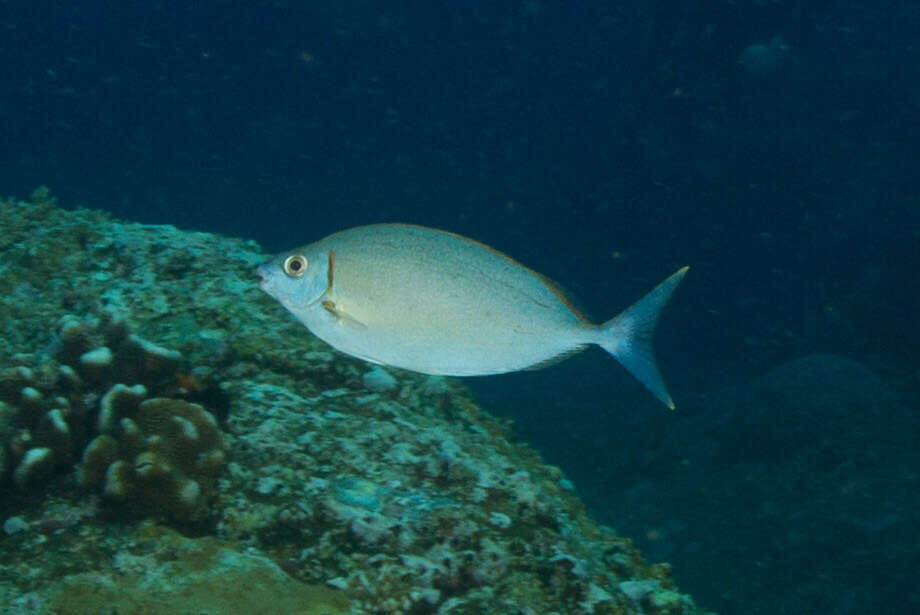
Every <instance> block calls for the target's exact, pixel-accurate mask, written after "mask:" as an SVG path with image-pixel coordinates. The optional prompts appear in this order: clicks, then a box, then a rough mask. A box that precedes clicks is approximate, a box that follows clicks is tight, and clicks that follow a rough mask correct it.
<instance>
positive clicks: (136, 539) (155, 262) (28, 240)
mask: <svg viewBox="0 0 920 615" xmlns="http://www.w3.org/2000/svg"><path fill="white" fill-rule="evenodd" d="M0 228H2V229H3V232H2V233H0V254H2V258H0V323H2V324H0V326H2V327H3V330H2V331H0V368H3V369H6V370H14V371H13V372H3V373H7V374H13V375H12V376H10V377H11V378H13V379H15V378H17V377H20V376H22V374H20V375H19V376H16V375H15V370H20V369H23V368H26V369H39V370H49V368H48V367H44V368H43V367H41V366H54V369H53V370H49V372H53V374H54V378H55V380H54V381H53V386H52V385H48V386H45V385H44V384H42V385H41V386H34V385H32V384H31V381H28V379H26V380H22V379H21V380H22V381H16V382H15V383H14V385H11V386H9V387H7V389H9V390H10V391H14V392H15V393H16V394H17V395H18V396H19V397H14V398H12V401H8V399H10V398H8V397H4V398H3V399H4V403H5V404H6V406H0V438H5V440H0V443H2V444H4V449H5V452H6V455H8V456H10V455H12V457H11V458H12V459H14V461H15V462H16V463H19V462H20V460H21V459H23V458H24V457H23V454H24V452H25V451H27V450H31V449H36V448H46V449H49V450H56V449H54V446H58V445H57V444H53V442H54V438H52V437H51V436H48V437H47V438H44V439H42V440H41V441H40V442H36V444H41V446H32V445H31V444H30V445H28V446H24V447H23V446H20V448H21V449H23V450H18V449H16V446H17V444H16V438H15V435H16V433H17V429H21V428H18V427H17V424H16V421H17V420H18V419H17V418H16V417H18V416H20V415H21V414H22V413H30V412H31V413H33V414H34V415H35V416H37V417H39V419H38V420H37V421H35V420H33V421H32V423H30V427H29V428H28V429H29V430H30V433H31V431H35V432H36V433H38V432H39V431H41V429H40V428H39V427H40V425H48V426H50V432H49V433H52V434H53V433H54V431H55V426H57V427H60V424H61V421H62V420H63V422H64V424H66V425H68V429H71V430H73V429H74V425H72V424H71V423H69V422H68V420H67V416H68V412H65V410H69V412H70V415H77V414H79V416H80V417H81V420H80V421H78V422H77V423H75V424H79V426H80V429H81V433H80V436H79V445H78V446H75V445H74V440H73V438H71V444H70V445H69V448H68V449H67V450H68V451H69V452H68V453H67V454H66V455H65V454H63V453H62V454H61V455H60V456H59V455H58V454H57V453H55V455H54V459H55V460H56V461H55V462H54V466H55V467H53V468H52V469H51V471H50V473H49V474H48V475H47V476H44V477H42V479H41V480H39V479H38V475H37V474H36V478H35V480H31V479H30V480H23V481H22V482H23V484H22V485H21V486H20V487H18V488H14V487H13V483H14V482H15V480H14V478H13V477H12V476H11V474H14V473H15V470H14V469H12V468H14V467H15V464H14V463H13V462H10V463H8V464H7V466H8V468H11V469H10V471H9V472H7V474H6V477H5V479H4V480H5V482H4V484H3V487H2V489H3V492H2V493H3V503H4V506H3V508H2V510H3V515H4V516H3V519H0V521H3V522H5V521H7V520H8V519H11V518H13V517H15V518H16V520H15V521H10V525H9V527H10V528H11V529H14V530H15V532H12V533H8V534H7V533H5V534H2V535H0V606H3V607H4V608H5V609H6V610H8V611H9V612H21V613H54V612H68V611H66V609H65V610H61V608H62V607H61V606H60V605H76V604H77V602H76V599H75V596H78V595H81V596H84V598H85V597H86V595H87V594H93V595H96V596H98V597H102V598H106V597H108V598H106V599H108V600H111V601H115V602H117V601H118V600H130V599H134V600H136V602H133V603H131V604H142V605H144V606H145V607H146V608H148V609H149V611H145V612H151V613H158V612H169V611H168V610H162V609H165V608H167V607H165V606H163V605H164V604H165V603H164V600H165V598H164V596H167V595H168V594H167V593H164V592H166V589H164V588H168V587H176V584H177V583H180V582H181V583H185V585H182V592H184V593H180V594H179V596H180V598H179V599H180V600H182V601H183V604H182V607H183V608H186V609H191V610H195V609H197V610H196V612H198V611H200V610H207V609H212V610H213V609H216V610H220V608H221V607H220V606H215V605H221V604H230V603H231V602H226V603H222V602H219V600H221V599H225V598H226V599H228V600H230V598H229V596H231V595H232V594H228V593H226V592H228V591H230V590H231V589H232V587H233V585H234V582H235V581H234V579H236V578H238V577H234V576H233V575H234V572H233V570H231V569H232V568H233V566H232V565H230V564H228V563H227V561H228V559H229V560H234V561H239V562H244V563H245V566H243V565H242V564H241V565H240V566H241V568H240V569H245V570H250V571H254V572H252V574H253V575H263V577H264V578H266V579H269V578H270V582H269V581H266V583H267V585H266V587H269V588H273V589H270V590H267V593H266V595H271V594H272V593H274V594H275V595H279V594H281V593H285V592H290V595H303V596H304V597H303V598H301V599H298V600H293V602H292V601H290V600H289V601H288V602H281V601H279V602H277V604H276V609H275V610H273V611H272V612H277V613H303V612H310V611H306V610H305V609H306V608H307V607H312V606H314V602H315V601H316V600H319V598H310V597H309V596H319V595H322V596H324V597H323V598H322V599H323V600H327V598H328V600H327V602H328V604H329V608H328V612H331V613H338V612H347V613H354V614H358V613H374V614H390V613H392V614H397V613H406V614H410V613H411V614H414V615H421V614H425V613H454V614H467V613H502V614H508V615H512V614H515V613H520V614H533V615H538V614H540V615H543V614H551V613H560V614H562V613H585V614H595V615H601V614H612V613H618V614H625V613H672V614H679V613H687V614H689V613H698V612H700V611H699V610H698V608H697V607H696V606H695V605H694V603H693V601H692V600H691V599H690V598H689V597H688V596H686V595H684V594H681V593H679V592H678V591H677V589H676V588H675V587H674V585H673V582H672V581H671V578H670V571H669V568H668V566H667V565H664V564H662V565H648V564H646V563H645V562H644V561H643V559H642V557H641V556H640V554H639V553H638V552H637V551H636V549H635V548H634V547H633V545H632V544H631V543H630V541H628V540H626V539H623V538H620V537H618V536H617V535H616V534H615V533H614V532H613V531H612V530H609V529H606V528H603V527H599V526H598V525H597V524H596V523H595V522H594V521H593V520H591V519H590V518H589V517H588V516H587V515H586V513H585V511H584V508H583V506H582V504H581V502H580V501H579V500H578V498H577V496H576V495H575V494H574V493H573V492H572V489H571V486H570V485H569V483H568V481H567V480H566V479H565V478H564V476H563V475H562V473H561V472H560V471H559V470H558V469H556V468H553V467H549V466H546V465H545V464H543V463H542V461H541V460H540V458H539V456H538V455H537V454H535V453H534V452H533V451H531V450H529V449H527V448H526V447H523V446H521V445H518V444H513V443H511V442H509V440H508V437H507V436H508V428H507V425H506V424H503V423H501V422H499V421H497V420H495V419H493V418H491V417H490V416H489V415H488V414H486V413H484V412H483V411H482V410H480V409H479V408H478V407H477V406H476V405H475V404H474V403H473V402H472V401H471V400H470V397H469V395H468V393H467V391H466V389H465V388H464V387H463V386H462V385H461V384H459V383H458V382H456V381H452V380H444V379H439V378H429V377H425V376H420V375H417V374H411V373H406V372H401V371H397V370H391V371H390V372H389V376H390V377H384V376H383V375H382V374H380V373H377V372H374V374H373V375H371V376H368V373H369V372H370V371H372V370H371V368H370V367H369V366H368V365H367V364H365V363H362V362H360V361H357V360H353V359H350V358H348V357H344V356H342V355H340V354H338V353H335V352H334V351H332V350H331V349H329V347H327V346H325V345H324V344H323V343H322V342H319V341H318V340H316V339H314V338H313V337H312V336H311V335H310V334H309V333H308V332H307V331H306V330H305V329H303V327H301V326H300V325H299V324H298V323H296V322H295V321H293V319H291V318H290V317H289V315H288V314H286V313H285V312H284V310H283V309H282V308H280V306H278V305H277V304H276V303H275V302H274V301H272V300H271V299H270V298H268V297H267V296H264V295H263V294H262V293H261V292H260V291H259V290H258V288H257V285H256V284H255V283H254V279H253V276H252V273H251V270H252V266H253V265H254V264H255V263H257V262H260V261H261V260H263V258H264V255H262V254H261V253H260V250H259V247H258V246H257V245H255V244H254V243H252V242H243V241H238V240H234V239H227V238H222V237H218V236H214V235H207V234H203V233H189V232H182V231H178V230H176V229H173V228H171V227H150V226H142V225H135V224H123V223H119V222H115V221H112V220H111V219H109V218H108V217H106V216H105V215H103V214H101V213H98V212H90V211H76V212H67V211H63V210H60V209H58V208H56V206H55V204H54V202H53V200H51V199H50V197H49V195H48V194H47V192H45V191H38V192H36V194H35V195H33V198H32V200H31V201H30V202H12V201H10V202H6V203H0ZM68 315H70V316H68ZM62 319H63V320H62ZM85 322H89V323H97V322H98V323H101V324H100V325H98V326H90V327H89V328H88V329H87V328H86V327H83V326H82V325H81V324H80V323H85ZM106 323H110V324H111V323H120V324H118V327H119V331H120V332H121V333H119V335H120V337H117V336H116V337H117V339H118V340H121V341H120V343H110V342H109V341H108V340H107V339H106V335H105V334H104V333H103V334H102V335H101V337H100V331H103V330H106V328H107V327H108V326H110V324H106ZM81 327H82V328H81ZM113 335H114V334H113ZM126 348H133V349H134V350H136V351H138V352H140V354H141V355H142V356H148V357H150V360H149V361H148V360H141V361H125V360H124V356H126V355H124V354H123V353H124V352H126ZM166 349H171V350H166ZM120 353H122V354H120ZM180 353H181V354H180ZM30 365H31V366H39V367H37V368H36V367H28V366H30ZM113 365H122V367H119V371H117V374H116V375H112V374H113V372H112V368H111V366H113ZM61 366H69V367H70V368H71V369H70V370H63V372H62V371H61ZM190 366H195V367H190ZM145 370H152V371H153V373H155V374H156V377H154V378H151V379H149V382H148V381H145V380H144V379H143V378H141V377H140V375H139V374H143V373H146V372H145ZM3 382H4V381H3V379H2V378H0V393H2V392H4V391H6V390H7V389H5V388H4V386H3ZM38 382H39V383H40V384H41V383H43V382H45V381H44V380H42V379H41V378H39V379H38ZM65 386H69V387H71V388H72V390H75V391H79V392H80V394H79V396H74V395H72V394H71V395H70V396H69V397H67V396H61V395H59V394H58V391H59V390H61V389H62V388H63V387H65ZM28 387H31V388H32V389H34V390H35V391H36V392H37V394H38V395H37V396H36V395H34V394H33V393H32V392H28V393H27V394H26V395H25V396H23V390H24V389H25V388H28ZM138 387H140V388H138ZM58 396H61V397H63V398H65V399H66V400H67V401H68V404H59V403H57V402H58V401H60V400H57V399H55V398H56V397H58ZM75 398H78V399H80V400H86V401H85V403H83V402H81V403H83V405H82V406H80V405H78V404H75V402H74V401H73V399H75ZM49 399H51V400H52V401H48V400H49ZM75 407H76V408H77V409H78V410H79V412H76V411H75ZM10 408H14V411H10ZM23 408H27V409H26V410H23ZM205 408H208V409H209V410H210V411H211V414H209V415H206V414H203V413H205V412H206V411H205V410H204V409H205ZM52 410H61V412H60V413H59V414H52V415H51V416H48V418H46V419H45V418H41V417H45V416H47V415H48V413H49V412H50V411H52ZM11 416H12V417H13V418H12V419H10V418H9V417H11ZM208 416H211V417H212V418H208ZM215 419H216V420H215ZM43 421H44V422H43ZM31 425H34V427H32V426H31ZM218 427H219V429H218ZM222 432H223V433H222ZM36 438H37V436H36ZM77 451H82V452H79V453H78V452H77ZM163 455H165V457H168V458H169V459H170V460H171V461H169V462H165V461H164V457H163ZM224 458H225V459H226V465H225V467H224V468H223V470H222V471H221V467H222V462H223V461H224ZM129 470H130V471H129ZM148 471H149V472H153V474H155V475H156V476H158V477H166V478H167V479H168V481H169V482H170V484H173V485H180V484H184V485H185V486H186V487H187V488H188V490H189V491H188V492H187V495H189V496H190V497H191V496H194V492H195V488H194V487H192V486H189V483H188V482H187V481H188V480H193V481H195V482H196V483H199V486H200V485H201V483H203V482H205V481H204V479H201V480H199V479H198V478H190V477H191V476H192V475H193V474H194V473H195V472H201V473H202V474H203V475H206V476H209V477H210V480H212V481H215V477H216V482H214V489H213V493H210V497H209V498H207V500H208V503H207V506H204V505H203V500H200V501H197V503H196V504H195V505H194V506H192V508H194V511H195V513H194V514H193V515H183V514H177V513H180V512H182V511H185V510H186V509H184V508H182V505H181V502H180V504H176V503H173V504H169V503H166V502H163V501H157V500H155V499H149V498H148V499H133V498H132V497H131V496H130V495H129V494H132V493H134V494H136V493H138V492H144V491H145V490H146V491H149V489H148V487H146V486H144V485H142V484H141V483H142V479H143V473H144V472H148ZM36 472H38V470H36ZM139 480H140V481H141V483H139V482H138V481H139ZM121 495H124V497H123V498H122V497H120V496H121ZM195 497H197V496H195ZM192 499H194V497H193V498H192ZM119 500H130V501H131V502H132V506H131V507H130V509H129V508H128V507H123V506H119V505H118V501H119ZM171 506H173V507H175V506H178V508H170V507H171ZM145 507H149V510H148V509H146V508H145ZM144 518H148V519H150V521H143V520H142V519H144ZM190 521H191V522H192V523H191V524H190V523H189V522H190ZM157 523H175V524H177V527H178V528H179V529H180V530H182V531H185V532H193V533H195V535H197V536H199V538H194V539H192V538H188V539H182V538H179V537H177V536H176V535H174V534H172V533H170V532H169V531H167V530H165V529H164V528H163V527H161V526H159V525H156V524H157ZM151 536H155V537H156V538H151ZM167 536H168V537H169V538H166V537H167ZM215 541H220V542H219V543H218V542H215ZM218 544H219V545H220V546H219V547H218V546H216V545H218ZM164 545H173V546H172V547H171V548H167V547H164ZM170 549H171V550H170ZM202 552H207V553H210V555H207V556H205V555H200V553H202ZM190 553H199V555H195V556H193V555H189V554H190ZM209 558H210V559H209ZM216 562H223V564H222V566H223V567H218V570H223V571H224V572H226V574H225V575H224V574H218V573H217V572H213V571H212V572H211V573H207V572H205V571H204V568H208V567H211V566H215V565H217V564H216ZM272 562H273V563H272ZM126 566H127V568H128V569H129V572H128V573H124V570H125V567H126ZM196 566H197V567H198V568H196ZM238 572H239V571H237V574H238ZM263 577H260V578H263ZM240 583H242V581H240ZM285 588H289V589H285ZM318 588H323V590H322V592H323V593H322V594H320V593H319V591H320V590H319V589H318ZM119 592H120V593H119ZM209 592H210V594H213V595H214V596H220V598H215V602H210V603H207V604H205V603H204V602H196V598H194V597H195V596H204V595H208V594H209ZM298 592H301V593H298ZM119 596H121V597H119ZM330 596H331V598H330ZM87 599H89V598H87ZM115 602H113V604H114V603H115ZM306 603H309V604H306ZM81 604H82V603H81ZM86 604H87V605H89V603H86ZM94 604H95V603H94ZM118 604H128V603H121V602H119V603H118ZM317 604H318V603H317ZM87 608H93V606H92V605H90V606H87ZM158 609H160V610H158ZM87 612H89V611H87ZM94 612H95V611H94ZM215 612H216V611H215ZM246 612H257V611H246ZM317 612H321V611H317Z"/></svg>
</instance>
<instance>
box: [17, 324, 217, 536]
mask: <svg viewBox="0 0 920 615" xmlns="http://www.w3.org/2000/svg"><path fill="white" fill-rule="evenodd" d="M14 360H16V361H17V362H19V363H21V364H20V365H14V366H10V367H6V368H3V369H0V481H2V480H4V479H6V478H8V477H11V478H12V480H13V483H14V484H15V485H16V487H17V488H18V489H19V490H21V491H23V490H28V489H30V488H32V487H33V486H35V485H38V484H41V483H42V482H43V481H45V480H46V479H47V478H48V477H49V476H51V475H53V474H54V472H55V470H67V469H70V468H71V467H72V464H73V463H74V461H75V460H77V459H79V458H80V456H81V454H80V451H81V450H83V449H84V446H85V450H83V453H82V458H83V462H82V464H81V467H80V473H79V477H80V482H81V483H82V484H83V485H85V486H89V487H103V488H104V489H103V493H104V495H105V496H106V499H107V500H108V501H110V502H128V503H131V504H134V505H135V507H136V508H137V509H138V510H144V509H143V507H144V506H148V505H149V506H152V507H153V509H154V511H153V512H158V513H161V514H163V515H164V516H166V517H170V518H174V519H178V520H195V519H199V518H200V517H201V516H203V514H204V511H205V510H206V503H207V499H208V495H209V494H210V491H211V486H212V485H213V482H214V477H215V475H216V474H217V473H218V472H219V470H220V468H221V466H222V465H223V461H224V452H223V451H224V440H223V436H222V435H221V432H220V429H219V427H218V426H217V421H216V419H215V418H214V416H213V415H212V414H211V413H210V412H208V411H207V410H205V409H204V408H203V407H202V406H200V405H197V404H193V403H188V402H187V401H184V400H182V399H177V398H173V397H166V396H178V395H181V394H183V392H184V391H183V390H182V389H181V388H180V386H179V384H178V382H179V380H178V378H177V374H178V373H179V372H180V371H181V368H182V367H183V366H182V356H181V355H180V354H179V353H178V352H175V351H173V350H169V349H166V348H163V347H161V346H158V345H156V344H154V343H152V342H149V341H147V340H144V339H142V338H140V337H138V336H137V335H134V334H132V333H131V331H130V329H129V327H128V326H127V324H126V323H125V322H124V321H123V320H121V319H118V318H115V317H114V316H112V315H111V314H103V315H102V316H101V317H99V318H84V319H79V318H77V317H75V316H65V317H63V318H62V319H61V321H60V323H59V326H58V331H57V337H56V342H55V344H54V345H53V347H52V348H51V356H45V357H41V358H37V357H36V356H33V355H23V356H19V357H14ZM124 383H129V384H124ZM195 393H196V394H200V393H201V391H200V390H198V391H195ZM148 398H151V399H148ZM94 436H96V437H95V438H94ZM90 439H92V441H91V442H89V445H88V446H86V445H87V441H89V440H90ZM145 512H146V510H145Z"/></svg>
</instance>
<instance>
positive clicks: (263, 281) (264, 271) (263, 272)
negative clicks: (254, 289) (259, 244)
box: [252, 263, 271, 292]
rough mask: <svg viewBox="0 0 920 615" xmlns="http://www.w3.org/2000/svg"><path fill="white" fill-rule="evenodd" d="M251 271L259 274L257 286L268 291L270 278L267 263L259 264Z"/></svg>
mask: <svg viewBox="0 0 920 615" xmlns="http://www.w3.org/2000/svg"><path fill="white" fill-rule="evenodd" d="M252 272H253V273H254V274H256V275H257V276H259V288H261V289H262V290H264V291H265V292H268V286H269V280H270V279H271V278H270V276H269V275H268V263H265V264H262V265H259V266H258V267H256V268H255V269H253V270H252Z"/></svg>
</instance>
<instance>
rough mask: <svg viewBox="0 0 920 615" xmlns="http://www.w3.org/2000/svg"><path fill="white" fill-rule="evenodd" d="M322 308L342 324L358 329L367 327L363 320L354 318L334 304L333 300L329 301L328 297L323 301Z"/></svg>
mask: <svg viewBox="0 0 920 615" xmlns="http://www.w3.org/2000/svg"><path fill="white" fill-rule="evenodd" d="M323 308H324V309H325V310H326V311H327V312H329V313H330V314H332V315H333V316H335V318H336V320H338V321H339V323H341V324H343V325H348V326H352V327H358V328H360V329H366V328H367V325H365V324H364V323H363V322H361V321H360V320H358V319H357V318H354V317H353V316H350V315H349V314H348V313H347V312H346V311H345V310H343V309H342V308H341V307H339V306H338V305H336V303H335V301H330V300H328V299H327V300H325V301H323Z"/></svg>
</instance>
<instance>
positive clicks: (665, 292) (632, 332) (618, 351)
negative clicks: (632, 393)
mask: <svg viewBox="0 0 920 615" xmlns="http://www.w3.org/2000/svg"><path fill="white" fill-rule="evenodd" d="M687 269H689V267H683V268H681V269H679V270H677V272H675V273H673V274H671V277H669V278H668V279H667V280H665V281H664V282H662V283H661V284H659V285H658V286H656V287H655V288H654V289H653V290H652V291H651V292H650V293H648V294H647V295H645V296H644V297H642V298H641V299H639V300H638V301H637V302H635V303H634V304H632V305H631V306H630V307H628V308H627V309H626V310H625V311H624V312H623V313H622V314H620V315H619V316H617V317H616V318H612V319H610V320H608V321H607V322H605V323H604V324H602V325H600V327H599V329H600V336H599V339H598V340H597V343H598V344H600V346H601V347H602V348H603V349H604V350H606V351H607V352H609V353H610V354H612V355H613V356H614V357H616V360H617V361H619V362H620V364H621V365H623V367H625V368H626V370H627V371H628V372H629V373H630V374H632V375H633V376H634V377H635V378H636V379H637V380H638V381H639V382H641V383H642V384H644V385H645V386H646V387H648V390H649V391H651V392H652V393H653V394H654V395H655V397H657V398H658V399H660V400H661V402H662V403H663V404H665V405H666V406H667V407H668V408H671V409H672V410H673V409H674V401H673V400H672V399H671V396H670V395H668V390H667V387H665V385H664V380H663V379H662V378H661V373H660V372H659V371H658V366H656V365H655V353H654V351H653V349H652V338H653V335H654V333H655V325H656V324H658V315H659V314H660V313H661V308H663V307H664V304H665V303H667V302H668V298H669V297H670V296H671V293H673V292H674V289H675V288H677V285H678V284H679V283H680V281H681V279H683V277H684V274H686V273H687Z"/></svg>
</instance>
